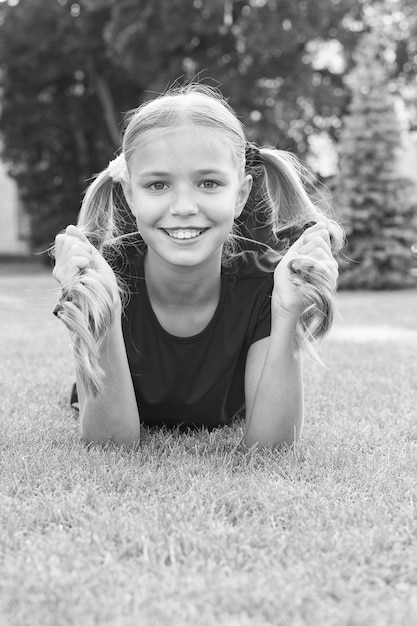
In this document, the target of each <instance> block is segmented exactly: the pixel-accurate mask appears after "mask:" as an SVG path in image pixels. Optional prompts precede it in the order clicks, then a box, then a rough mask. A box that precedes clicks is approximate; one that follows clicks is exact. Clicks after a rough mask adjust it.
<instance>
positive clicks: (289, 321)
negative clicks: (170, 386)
mask: <svg viewBox="0 0 417 626" xmlns="http://www.w3.org/2000/svg"><path fill="white" fill-rule="evenodd" d="M297 257H304V258H306V257H307V258H308V259H309V261H311V263H314V264H315V265H316V266H317V267H318V268H319V269H320V271H321V272H322V273H323V275H324V276H326V278H327V279H328V281H329V284H331V285H332V286H334V288H335V286H336V281H337V274H338V271H337V262H336V261H335V260H334V258H333V256H332V252H331V248H330V239H329V233H328V230H327V228H326V226H325V225H323V224H320V223H318V224H315V225H314V226H312V227H311V228H308V229H307V230H306V231H305V232H304V233H303V235H302V236H301V237H300V238H299V239H298V240H297V241H296V242H295V244H294V245H293V246H291V248H290V249H289V251H288V252H287V254H286V255H285V257H284V258H283V259H282V260H281V262H280V263H279V264H278V266H277V269H276V270H275V275H274V289H273V293H272V298H271V335H270V337H268V338H265V339H261V340H260V341H257V342H256V343H254V344H253V345H252V346H251V347H250V349H249V352H248V357H247V361H246V371H245V400H246V433H245V442H246V444H247V445H248V446H252V445H254V444H259V445H261V446H266V445H270V446H284V445H288V446H291V445H292V444H294V442H296V441H297V440H298V439H299V437H300V434H301V429H302V425H303V417H304V400H303V381H302V362H301V358H302V355H301V351H300V349H299V348H297V344H296V341H295V333H296V325H297V322H298V319H299V317H300V315H301V314H302V312H303V306H304V305H303V299H302V295H301V294H300V293H299V291H298V290H297V289H296V288H295V287H294V285H293V283H292V281H291V273H290V270H289V268H288V264H289V263H290V261H292V260H293V259H295V258H297Z"/></svg>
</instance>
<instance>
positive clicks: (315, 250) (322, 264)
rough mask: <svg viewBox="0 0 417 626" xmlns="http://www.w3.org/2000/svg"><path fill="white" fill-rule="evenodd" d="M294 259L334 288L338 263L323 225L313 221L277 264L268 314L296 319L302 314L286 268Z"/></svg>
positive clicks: (301, 304) (302, 304)
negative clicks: (270, 311)
mask: <svg viewBox="0 0 417 626" xmlns="http://www.w3.org/2000/svg"><path fill="white" fill-rule="evenodd" d="M295 259H300V260H301V259H305V260H306V261H308V262H309V263H311V264H312V265H313V266H314V267H315V268H316V270H317V271H319V272H321V273H322V274H323V275H325V276H326V277H327V279H328V281H329V285H330V287H331V288H334V289H336V284H337V277H338V264H337V261H336V260H335V259H334V257H333V254H332V251H331V247H330V235H329V231H328V229H327V227H326V224H325V222H317V223H316V224H314V225H313V226H310V228H307V229H306V230H305V231H304V233H303V234H302V235H301V236H300V237H299V238H298V239H297V241H296V242H295V243H294V244H293V245H292V246H291V248H290V249H289V250H288V252H287V253H286V254H285V256H284V257H283V258H282V260H281V261H280V262H279V263H278V265H277V268H276V270H275V273H274V289H273V292H272V302H271V306H272V311H273V312H274V311H276V313H277V314H278V315H285V316H286V317H288V316H294V319H295V320H297V319H298V318H299V316H300V315H301V313H302V312H303V309H304V303H303V298H302V295H301V293H300V290H299V288H297V286H296V285H295V284H294V282H293V278H292V276H293V274H292V272H291V270H290V269H289V267H288V265H289V263H290V262H291V261H293V260H295Z"/></svg>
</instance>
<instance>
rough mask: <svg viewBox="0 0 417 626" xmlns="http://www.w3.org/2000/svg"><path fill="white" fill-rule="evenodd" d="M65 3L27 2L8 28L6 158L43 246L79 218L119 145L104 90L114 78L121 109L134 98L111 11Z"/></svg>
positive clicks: (8, 19) (0, 46)
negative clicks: (89, 182) (112, 50)
mask: <svg viewBox="0 0 417 626" xmlns="http://www.w3.org/2000/svg"><path fill="white" fill-rule="evenodd" d="M63 4H64V3H62V2H61V3H59V2H56V0H47V1H46V2H45V1H44V0H28V1H27V2H21V3H20V4H18V5H17V6H13V7H8V10H7V11H6V14H5V15H4V16H3V20H4V21H3V24H2V26H1V39H0V65H1V67H2V72H1V87H2V92H3V98H2V115H1V127H0V128H1V132H2V134H3V136H4V143H5V149H4V154H3V158H5V160H6V161H8V162H9V164H10V171H11V174H12V176H13V177H14V178H15V179H16V181H17V184H18V187H19V192H20V194H21V199H22V201H23V203H24V205H25V207H26V209H27V210H28V212H29V214H30V216H31V220H32V238H33V245H34V247H35V248H38V247H45V246H48V244H49V243H50V242H51V241H52V240H53V238H54V236H55V234H56V233H57V232H58V231H59V230H60V229H61V228H63V227H64V226H65V225H66V224H68V223H70V222H73V221H74V220H75V219H76V215H77V213H78V209H79V205H80V198H81V194H82V191H83V189H84V188H85V185H86V179H88V178H89V177H90V176H91V175H92V174H93V173H94V172H97V171H99V170H101V169H102V168H103V166H104V164H105V162H106V159H107V160H108V159H109V157H111V156H112V154H113V151H114V149H115V142H114V138H112V136H111V134H110V132H109V128H108V126H107V125H106V122H105V115H104V111H103V110H100V107H101V103H100V100H99V98H98V95H97V92H98V87H99V86H101V87H102V89H103V85H106V82H111V89H112V98H114V99H117V102H118V105H117V108H118V109H119V108H120V109H123V108H124V107H125V106H126V102H127V100H129V99H130V94H129V98H128V97H126V93H127V91H128V86H129V85H130V83H129V80H128V78H127V77H126V76H123V73H121V71H120V68H119V69H118V71H116V70H115V68H114V66H112V64H111V62H110V61H108V60H106V49H105V44H104V41H103V39H102V29H103V24H104V23H105V22H106V20H107V18H108V10H107V9H106V8H103V9H102V10H101V11H95V15H94V17H95V19H94V20H82V19H79V20H78V19H77V18H76V17H74V16H73V15H72V14H71V12H70V10H69V8H68V7H66V6H63ZM118 121H120V120H118ZM112 130H113V129H112ZM113 134H114V133H113Z"/></svg>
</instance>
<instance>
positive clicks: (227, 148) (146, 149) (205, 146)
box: [135, 126, 236, 161]
mask: <svg viewBox="0 0 417 626" xmlns="http://www.w3.org/2000/svg"><path fill="white" fill-rule="evenodd" d="M135 156H140V157H141V158H142V159H143V158H145V159H147V158H159V157H161V158H163V157H164V156H167V157H169V156H172V157H173V158H187V156H188V157H190V158H204V157H207V158H214V159H218V158H222V159H223V158H227V159H231V160H233V161H235V160H236V148H235V146H234V144H233V142H232V141H231V139H230V137H228V136H227V134H226V133H224V132H221V131H219V130H216V129H211V128H210V129H209V128H205V127H199V126H180V127H173V128H156V129H151V130H147V131H145V132H144V133H142V134H141V135H140V137H139V141H138V143H137V146H136V149H135Z"/></svg>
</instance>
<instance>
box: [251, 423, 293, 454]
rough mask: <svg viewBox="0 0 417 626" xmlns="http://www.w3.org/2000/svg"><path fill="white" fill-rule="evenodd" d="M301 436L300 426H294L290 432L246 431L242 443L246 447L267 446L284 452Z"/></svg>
mask: <svg viewBox="0 0 417 626" xmlns="http://www.w3.org/2000/svg"><path fill="white" fill-rule="evenodd" d="M300 438H301V428H295V427H294V430H293V431H292V432H291V433H286V434H282V433H265V432H258V433H251V432H250V431H246V434H245V437H244V444H245V446H246V447H247V448H257V449H261V448H268V449H273V450H279V451H282V452H285V451H286V450H291V448H293V447H294V446H295V445H296V444H297V443H298V442H299V440H300Z"/></svg>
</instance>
